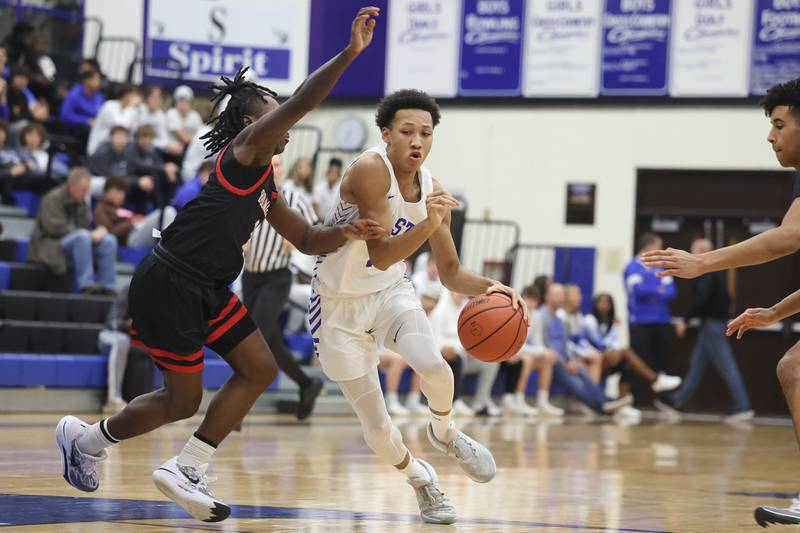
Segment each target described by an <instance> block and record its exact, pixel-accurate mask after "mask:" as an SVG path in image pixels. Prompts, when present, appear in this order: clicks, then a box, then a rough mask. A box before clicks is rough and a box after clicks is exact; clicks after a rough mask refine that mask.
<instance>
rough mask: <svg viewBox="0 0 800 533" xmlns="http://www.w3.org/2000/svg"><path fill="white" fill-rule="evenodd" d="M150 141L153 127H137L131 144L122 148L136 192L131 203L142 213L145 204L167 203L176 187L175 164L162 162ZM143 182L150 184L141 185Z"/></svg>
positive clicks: (152, 137) (176, 171) (153, 134)
mask: <svg viewBox="0 0 800 533" xmlns="http://www.w3.org/2000/svg"><path fill="white" fill-rule="evenodd" d="M154 139H155V131H153V128H151V127H150V126H147V125H143V126H139V127H138V128H136V133H135V134H134V136H133V143H130V144H129V145H128V146H127V148H125V156H126V157H127V160H128V174H129V175H130V176H132V177H133V178H134V180H135V181H133V182H132V185H134V189H133V190H134V193H137V192H138V194H134V198H132V200H133V201H134V202H135V203H136V205H137V210H138V211H140V212H145V211H144V210H146V206H147V203H148V202H150V203H153V204H155V205H162V203H167V202H168V201H169V199H171V198H172V196H173V194H175V189H176V187H177V186H178V165H176V164H175V163H173V162H171V161H169V162H166V163H165V162H164V160H163V159H162V158H161V156H160V155H159V154H158V151H157V150H156V149H155V147H154V146H153V140H154ZM145 180H147V181H149V182H150V183H149V184H146V185H144V186H143V184H142V183H143V181H145ZM137 189H138V191H137ZM143 193H144V194H143Z"/></svg>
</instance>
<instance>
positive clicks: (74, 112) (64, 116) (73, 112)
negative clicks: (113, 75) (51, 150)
mask: <svg viewBox="0 0 800 533" xmlns="http://www.w3.org/2000/svg"><path fill="white" fill-rule="evenodd" d="M78 79H79V82H78V83H77V84H75V86H74V87H73V88H72V89H71V90H70V91H69V93H68V94H67V96H66V98H64V101H63V102H62V103H61V122H63V123H64V124H65V125H66V126H70V127H72V128H73V129H76V131H82V132H85V134H86V135H88V131H89V128H90V127H91V126H92V125H94V121H95V118H96V117H97V114H98V113H99V112H100V107H101V106H102V105H103V103H104V102H105V101H106V99H105V97H104V96H103V95H102V94H101V93H100V87H101V84H102V79H101V77H100V72H98V71H96V70H84V71H83V72H82V73H81V74H80V76H79V78H78Z"/></svg>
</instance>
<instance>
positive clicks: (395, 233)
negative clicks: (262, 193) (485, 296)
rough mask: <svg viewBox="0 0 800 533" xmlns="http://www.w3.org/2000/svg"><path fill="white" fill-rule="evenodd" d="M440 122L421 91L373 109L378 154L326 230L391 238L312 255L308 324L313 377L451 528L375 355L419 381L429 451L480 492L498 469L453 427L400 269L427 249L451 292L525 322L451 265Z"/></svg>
mask: <svg viewBox="0 0 800 533" xmlns="http://www.w3.org/2000/svg"><path fill="white" fill-rule="evenodd" d="M439 117H440V114H439V108H438V106H437V104H436V102H435V101H434V100H433V99H432V98H431V97H429V96H428V95H427V94H425V93H423V92H421V91H416V90H403V91H398V92H396V93H394V94H392V95H389V96H387V97H386V98H384V99H383V100H382V101H381V103H380V104H379V106H378V112H377V114H376V123H377V125H378V127H379V128H380V129H381V135H382V138H383V142H384V143H385V148H384V147H376V148H371V149H369V150H367V151H366V152H364V153H363V154H361V156H359V157H358V159H356V161H355V162H354V163H353V164H352V165H351V166H350V167H348V169H347V170H346V171H345V174H344V178H343V179H342V183H341V187H340V190H339V200H338V202H337V204H336V208H335V209H334V210H333V211H332V212H331V213H329V214H328V217H327V220H326V221H325V223H326V225H335V224H342V223H345V222H346V221H348V220H351V219H355V218H358V217H368V218H371V219H373V220H376V221H378V222H379V223H380V224H381V225H383V226H384V227H385V228H386V229H387V230H388V231H389V232H390V233H391V235H390V236H387V237H386V238H381V239H374V240H370V241H367V242H360V243H356V242H353V243H348V244H346V245H344V246H343V247H342V248H340V249H339V250H337V251H336V252H332V253H328V254H321V255H319V256H318V257H317V260H316V267H315V275H314V280H313V282H312V284H313V287H314V293H313V294H312V297H311V300H310V304H309V315H308V317H309V325H310V328H311V332H312V335H313V336H314V342H315V345H316V348H317V353H318V355H319V359H320V363H321V365H322V369H323V370H324V372H325V374H326V375H327V376H328V377H329V378H330V379H332V380H334V381H336V382H337V383H338V384H339V386H340V387H341V389H342V391H343V392H344V395H345V396H346V397H347V399H348V401H349V402H350V404H351V405H352V406H353V409H354V410H355V412H356V414H357V415H358V418H359V420H360V422H361V425H362V428H363V430H364V437H365V439H366V441H367V444H368V445H369V447H370V448H371V449H372V450H373V451H374V452H375V453H376V454H377V455H378V456H380V457H381V458H382V459H383V460H385V461H386V462H388V463H389V464H391V465H393V466H394V467H395V468H397V469H398V470H401V471H402V472H403V473H404V474H406V475H407V476H408V482H409V484H410V485H411V486H412V487H413V488H414V489H415V492H416V495H417V501H418V503H419V507H420V515H421V516H422V519H423V520H424V521H425V522H431V523H440V524H450V523H453V522H455V520H456V514H455V510H454V509H453V507H452V505H451V504H450V502H449V501H448V500H447V498H446V497H445V496H444V494H443V493H442V492H441V490H440V489H439V487H438V484H437V477H436V472H435V471H434V469H433V468H432V467H431V466H430V465H429V464H428V463H426V462H424V461H422V460H419V459H415V458H414V457H413V456H412V455H411V453H410V452H409V450H408V449H407V448H406V446H405V445H404V444H403V438H402V436H401V434H400V431H399V430H398V429H397V427H395V426H394V425H393V424H392V421H391V419H390V417H389V413H388V412H387V410H386V404H385V403H384V399H383V393H382V392H381V387H380V382H379V380H378V355H377V354H378V351H379V348H381V347H385V348H388V349H389V350H391V351H393V352H396V353H398V354H400V355H401V356H402V357H403V358H404V359H405V360H406V361H407V362H408V364H409V365H410V366H411V367H412V368H413V369H414V371H415V372H417V374H419V375H420V377H421V385H422V392H423V393H424V394H425V396H426V397H427V398H428V405H429V407H430V412H431V421H430V423H429V424H428V431H427V433H428V439H429V440H430V442H431V444H432V445H433V446H434V447H435V448H436V449H437V450H439V451H441V452H443V453H445V454H446V455H447V456H449V457H452V458H454V459H455V460H456V461H457V462H458V463H459V465H460V466H461V468H462V469H463V470H464V471H465V472H466V474H467V475H468V476H469V477H470V478H472V479H473V480H475V481H477V482H480V483H485V482H488V481H490V480H491V479H492V478H493V477H494V475H495V470H496V468H495V463H494V458H493V457H492V454H491V453H490V452H489V450H487V449H486V448H485V447H484V446H482V445H481V444H479V443H477V442H476V441H474V440H473V439H471V438H470V437H468V436H467V435H465V434H464V433H463V432H461V431H459V430H458V429H457V428H456V426H455V425H454V424H453V423H452V422H451V420H450V414H451V409H452V405H453V374H452V372H451V370H450V367H449V366H448V365H447V363H446V362H445V360H444V359H443V358H442V356H441V354H440V352H439V350H438V349H437V343H436V341H435V339H434V337H433V333H432V330H431V327H430V324H429V323H428V319H427V317H426V316H425V313H424V312H423V310H422V307H421V306H420V303H419V300H418V299H417V297H416V295H415V293H414V289H413V287H412V285H411V282H410V281H409V280H408V279H407V278H406V277H405V276H404V271H405V268H404V265H403V261H404V260H405V259H406V258H407V257H409V256H410V255H411V254H412V253H414V251H416V250H417V249H418V248H419V247H420V246H421V245H422V244H424V243H425V242H426V241H428V242H430V245H431V251H432V255H433V258H434V260H435V261H436V264H437V266H438V269H439V273H440V276H441V281H442V283H443V284H444V285H445V286H446V287H447V288H448V289H450V290H452V291H455V292H460V293H463V294H468V295H477V294H481V293H491V292H502V293H505V294H508V295H509V296H510V297H511V298H512V301H513V302H514V307H515V308H516V307H517V306H519V307H520V308H521V309H522V310H523V313H527V308H526V306H525V305H524V303H522V300H521V299H520V297H519V296H518V295H517V294H516V292H514V290H513V289H511V288H509V287H506V286H504V285H502V284H500V283H499V282H496V281H494V280H491V279H488V278H485V277H483V276H480V275H478V274H476V273H474V272H471V271H469V270H467V269H466V268H464V267H463V266H462V265H461V264H460V262H459V259H458V254H457V252H456V248H455V245H454V244H453V238H452V235H451V234H450V209H451V208H452V207H456V206H457V205H458V202H457V201H456V200H455V199H453V197H451V196H450V195H449V194H447V192H445V191H444V190H443V189H442V187H441V186H440V185H439V183H438V182H437V181H436V180H434V179H433V178H432V177H431V173H430V172H429V171H428V169H427V168H425V167H424V166H423V165H422V163H423V162H424V161H425V158H426V157H427V156H428V153H429V152H430V149H431V144H432V141H433V129H434V127H435V126H436V125H437V124H438V122H439ZM526 319H527V316H526Z"/></svg>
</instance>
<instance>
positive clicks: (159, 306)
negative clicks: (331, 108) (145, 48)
mask: <svg viewBox="0 0 800 533" xmlns="http://www.w3.org/2000/svg"><path fill="white" fill-rule="evenodd" d="M378 14H379V10H378V9H377V8H374V7H366V8H363V9H361V10H360V11H359V12H358V15H357V16H356V18H355V20H354V22H353V25H352V30H351V36H350V43H349V44H348V46H347V47H346V48H345V49H344V50H343V51H342V52H341V53H340V54H338V55H337V56H336V57H334V58H333V59H331V60H330V61H329V62H328V63H326V64H325V65H323V66H322V67H320V68H319V69H318V70H317V71H316V72H314V73H313V74H312V75H311V76H309V78H308V79H307V80H306V81H305V82H303V84H302V85H301V86H300V88H298V90H297V91H296V92H295V94H294V95H293V96H292V97H291V98H289V99H288V100H287V101H286V102H285V103H284V104H282V105H278V103H277V101H276V100H275V96H276V94H275V93H273V92H272V91H270V90H269V89H266V88H265V87H261V86H259V85H256V84H255V83H252V82H248V81H246V80H245V78H244V74H245V71H246V69H242V70H240V71H239V73H238V74H237V75H236V77H235V78H234V79H233V80H231V79H229V78H223V81H224V85H222V86H218V87H217V90H218V93H217V95H216V96H215V97H214V101H215V102H217V103H218V102H220V101H221V100H222V99H223V98H224V97H226V96H230V101H229V102H228V104H227V106H226V108H225V109H224V111H222V113H220V114H219V115H218V116H217V117H216V118H215V119H214V121H213V122H215V126H214V129H213V130H212V131H211V132H209V133H208V134H207V135H206V137H205V138H206V146H207V147H208V148H209V150H210V151H211V152H213V153H216V152H220V151H221V153H220V154H219V156H218V157H217V162H216V169H215V172H214V173H213V174H212V176H211V178H210V179H209V181H208V183H207V184H206V186H205V187H203V189H202V191H201V192H200V194H199V195H198V197H197V198H196V199H195V200H193V201H192V202H190V203H189V204H188V205H187V207H186V208H185V209H184V210H183V211H181V213H180V215H179V216H178V217H177V218H176V219H175V221H174V222H173V223H172V225H170V227H169V228H168V229H167V230H165V231H164V233H163V235H162V239H161V242H160V244H158V245H157V246H156V248H155V249H154V250H153V253H152V254H151V255H150V256H149V257H147V258H146V259H145V260H144V261H142V263H141V264H140V265H139V268H138V269H137V270H136V274H135V275H134V277H133V280H132V282H131V287H130V293H129V306H130V312H131V316H132V318H133V328H132V330H131V335H132V339H133V343H134V344H137V345H139V346H142V347H144V348H145V349H146V350H147V351H148V352H149V353H150V355H151V357H152V358H153V361H154V362H155V364H156V365H157V366H158V367H159V368H160V369H161V370H162V372H163V375H164V384H165V386H164V388H163V389H160V390H158V391H155V392H152V393H150V394H145V395H142V396H139V397H138V398H136V399H135V400H133V401H132V402H131V403H130V404H128V406H127V407H126V408H125V409H124V410H123V411H122V412H120V413H119V414H117V415H114V416H112V417H110V418H108V419H105V420H102V421H100V422H97V423H96V424H94V425H89V424H86V423H84V422H82V421H81V420H79V419H77V418H75V417H72V416H67V417H64V418H63V419H61V421H60V422H59V423H58V426H57V428H56V441H57V443H58V446H59V450H60V453H61V456H62V464H63V467H64V472H63V474H64V478H65V479H66V480H67V482H69V483H70V484H71V485H72V486H74V487H76V488H78V489H80V490H83V491H87V492H91V491H94V490H97V487H98V479H97V473H96V470H95V465H96V463H97V462H98V461H102V460H104V459H105V458H106V457H107V455H108V454H107V452H106V448H107V447H109V446H111V445H112V444H116V443H117V442H119V441H121V440H124V439H129V438H132V437H135V436H137V435H142V434H144V433H147V432H149V431H152V430H154V429H156V428H158V427H160V426H162V425H164V424H167V423H169V422H173V421H176V420H180V419H184V418H188V417H190V416H192V415H194V414H195V413H196V412H197V409H198V407H199V406H200V400H201V399H202V395H203V381H202V369H203V346H204V345H205V346H209V347H210V348H212V349H213V350H214V351H216V352H217V353H219V354H220V355H221V356H222V357H223V358H224V359H225V360H226V361H227V362H228V364H230V366H231V368H232V369H233V375H232V376H231V378H230V379H229V380H228V381H227V382H226V383H225V385H223V387H222V388H221V389H220V390H219V391H218V392H217V394H216V395H215V396H214V399H213V400H212V402H211V404H210V405H209V407H208V411H207V413H206V416H205V418H204V419H203V422H202V424H201V425H200V427H199V428H198V430H197V432H196V433H195V434H194V435H193V436H192V438H191V439H189V442H188V443H187V444H186V446H185V447H184V449H183V451H182V452H181V454H180V455H179V456H177V457H173V458H172V459H170V460H168V461H167V462H166V463H164V464H163V465H161V466H160V467H159V468H158V469H156V470H155V471H154V472H153V480H154V481H155V483H156V486H157V487H158V488H159V489H160V490H161V491H162V492H163V493H164V494H165V495H166V496H167V497H169V498H171V499H172V500H174V501H175V502H177V503H178V504H179V505H181V506H182V507H183V508H184V509H186V510H187V511H188V512H189V513H190V514H192V515H193V516H194V517H195V518H197V519H199V520H204V521H207V522H217V521H220V520H224V519H225V518H227V517H228V515H229V514H230V508H229V507H228V506H227V505H225V504H224V503H222V502H221V501H219V500H218V499H217V498H216V497H215V496H214V495H213V493H212V492H211V491H210V489H209V488H208V479H207V477H206V475H205V470H206V468H207V467H208V463H209V461H210V459H211V455H212V454H213V452H214V451H215V449H216V447H217V445H218V444H219V443H220V442H221V441H222V440H223V439H224V438H225V437H226V436H227V435H228V433H230V431H231V430H232V429H233V428H234V427H235V426H236V425H237V424H239V422H240V421H241V420H242V418H243V417H244V415H245V414H246V413H247V412H248V411H249V410H250V408H251V407H252V405H253V403H254V402H255V400H256V399H257V398H258V396H259V395H260V394H261V393H262V392H263V391H264V390H265V389H266V387H267V386H268V385H269V384H270V383H271V382H272V381H273V379H274V378H275V375H276V365H275V360H274V358H273V357H272V353H271V352H270V350H269V348H268V347H267V344H266V343H265V342H264V338H263V337H262V336H261V333H260V332H259V330H258V329H257V328H256V326H255V324H254V323H253V321H252V320H251V319H250V317H249V316H248V314H247V310H246V309H245V307H244V306H243V305H242V303H241V302H240V301H239V299H238V298H237V297H236V296H235V295H234V294H233V293H231V291H230V290H229V289H228V286H229V285H230V284H231V283H232V282H233V280H234V279H235V278H236V276H237V275H238V274H239V272H240V271H241V269H242V247H243V246H244V245H245V244H246V243H247V241H248V239H249V238H250V235H251V233H252V232H253V228H254V227H255V225H256V224H257V223H259V221H262V220H263V219H264V218H265V217H266V221H267V222H268V223H270V224H272V225H273V226H274V227H275V229H276V230H277V231H278V232H279V233H280V234H281V235H282V236H283V237H284V238H286V239H287V240H288V241H289V242H291V243H292V244H293V245H294V246H295V247H296V248H298V249H299V250H301V251H302V252H303V253H306V254H317V253H322V252H327V251H332V250H335V249H336V248H338V247H340V246H341V245H342V244H344V242H345V241H346V239H371V238H375V237H379V236H381V235H382V234H383V233H385V231H384V230H383V228H382V227H381V226H380V225H379V224H377V223H376V222H373V221H370V220H357V221H355V222H352V223H351V224H347V225H341V226H335V227H332V228H325V227H322V226H319V227H317V226H314V227H312V226H309V225H308V223H307V222H306V221H305V219H304V218H303V217H302V216H300V215H299V214H298V213H296V212H295V211H293V210H292V209H289V207H288V206H287V205H286V203H285V202H284V201H283V200H282V199H281V198H280V196H279V195H278V192H277V191H276V188H275V184H274V182H273V179H272V167H271V164H270V161H271V159H272V157H273V155H274V154H279V153H281V152H282V151H283V150H284V147H285V146H286V143H287V142H288V140H289V135H288V133H287V132H288V130H289V129H290V128H291V127H292V126H293V125H294V124H295V123H296V122H297V121H298V120H300V119H301V118H302V117H303V116H305V115H306V114H307V113H308V112H309V111H311V110H312V109H314V108H315V107H316V106H317V105H319V104H320V103H321V102H322V100H323V99H324V98H325V97H326V96H327V95H328V93H329V92H330V90H331V88H333V86H334V84H335V83H336V81H337V80H338V79H339V77H340V76H341V75H342V74H343V73H344V71H345V69H346V68H347V66H348V65H349V64H350V63H351V62H352V61H353V60H354V59H355V58H356V56H358V54H359V53H361V51H362V50H363V49H364V48H366V47H367V46H368V45H369V44H370V42H371V41H372V33H373V29H374V27H375V19H374V18H373V17H377V16H378Z"/></svg>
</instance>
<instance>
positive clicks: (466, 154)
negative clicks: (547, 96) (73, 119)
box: [85, 0, 778, 304]
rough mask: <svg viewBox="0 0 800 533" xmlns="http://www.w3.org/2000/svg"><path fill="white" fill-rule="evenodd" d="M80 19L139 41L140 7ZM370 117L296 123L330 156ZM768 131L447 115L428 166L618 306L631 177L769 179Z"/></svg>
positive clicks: (709, 116) (487, 112)
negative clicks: (585, 188)
mask: <svg viewBox="0 0 800 533" xmlns="http://www.w3.org/2000/svg"><path fill="white" fill-rule="evenodd" d="M85 9H86V15H87V16H99V17H101V18H102V19H103V20H104V23H105V28H106V29H105V32H106V34H107V35H120V36H129V37H133V38H137V39H139V38H141V27H142V14H143V8H142V1H141V0H126V1H125V2H107V1H104V0H87V1H86V7H85ZM333 52H335V51H334V50H331V53H333ZM372 114H373V107H372V106H363V105H362V106H356V107H349V106H347V107H345V106H342V105H335V106H327V107H323V108H321V109H319V110H317V111H315V112H314V113H312V114H311V116H310V117H308V118H307V119H306V120H305V122H304V123H307V124H312V125H315V126H318V127H320V128H322V130H323V131H324V137H323V144H324V145H332V144H333V143H334V136H333V131H334V128H335V125H336V123H337V121H338V120H341V119H342V118H344V117H346V116H350V115H357V116H359V117H361V118H362V119H363V120H364V121H365V122H366V123H367V124H369V125H370V127H369V130H370V137H369V139H368V144H370V143H376V142H377V141H378V140H379V136H378V132H377V130H376V129H375V128H373V127H372V126H371V124H372ZM768 127H769V125H768V121H767V119H766V118H765V117H764V116H763V114H762V112H761V111H760V109H759V108H758V107H756V106H755V105H754V106H753V107H752V108H748V107H742V106H740V105H739V106H732V107H713V108H712V107H683V106H680V107H676V106H666V107H665V106H660V107H630V106H621V107H602V108H599V107H587V106H566V107H558V106H556V107H533V106H529V107H526V106H524V105H515V106H513V107H499V106H497V105H493V106H481V105H477V104H476V105H464V104H460V105H457V106H454V105H450V106H448V105H444V107H443V119H442V123H441V125H440V126H439V127H438V128H437V131H436V135H435V140H434V149H433V152H432V154H431V156H430V158H429V160H428V163H427V165H428V166H429V168H431V170H432V171H433V172H434V175H435V176H436V177H437V178H439V179H440V180H441V181H442V182H443V183H444V184H445V186H446V187H447V188H449V189H450V190H452V191H453V192H459V193H463V194H464V195H465V196H466V197H467V198H468V199H469V204H470V216H471V217H479V216H482V215H483V213H484V211H487V210H488V212H489V213H490V214H491V216H492V217H494V218H501V219H511V220H515V221H517V222H518V223H519V224H520V225H521V226H522V240H523V241H524V242H533V243H544V244H562V245H578V246H594V247H596V248H597V251H598V254H597V263H596V265H595V288H596V290H602V291H609V292H611V293H612V294H614V296H615V298H616V299H617V300H618V302H619V303H620V304H622V303H624V301H625V300H624V291H623V286H622V281H621V271H622V268H623V266H624V264H625V262H626V261H627V260H628V259H629V257H630V256H631V254H632V253H633V250H632V247H631V243H632V242H633V238H634V235H633V222H634V209H635V183H636V169H637V168H643V167H649V168H701V169H707V168H717V169H776V168H778V165H777V163H776V161H775V158H774V156H773V154H772V151H771V149H770V148H769V146H768V144H767V142H766V135H767V131H768ZM568 182H594V183H597V185H598V188H597V193H596V194H597V197H596V206H597V207H596V215H595V225H594V226H567V225H566V224H565V223H564V219H565V212H564V211H565V200H566V184H567V183H568ZM666 244H669V238H668V236H667V238H666Z"/></svg>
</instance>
